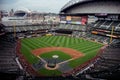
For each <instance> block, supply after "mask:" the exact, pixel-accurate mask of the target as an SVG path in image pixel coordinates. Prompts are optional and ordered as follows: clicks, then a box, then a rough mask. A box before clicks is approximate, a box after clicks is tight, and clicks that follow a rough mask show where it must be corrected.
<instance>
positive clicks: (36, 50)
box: [32, 47, 84, 59]
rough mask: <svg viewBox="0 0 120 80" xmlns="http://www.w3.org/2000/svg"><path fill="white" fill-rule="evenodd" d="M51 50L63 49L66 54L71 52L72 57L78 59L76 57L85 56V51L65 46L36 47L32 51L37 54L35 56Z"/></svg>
mask: <svg viewBox="0 0 120 80" xmlns="http://www.w3.org/2000/svg"><path fill="white" fill-rule="evenodd" d="M51 51H62V52H64V53H66V54H69V55H70V56H71V57H72V59H76V58H79V57H82V56H84V54H83V53H81V52H79V51H77V50H75V49H71V48H64V47H47V48H39V49H35V50H33V51H32V53H33V54H34V55H35V56H39V55H41V54H44V53H46V52H51Z"/></svg>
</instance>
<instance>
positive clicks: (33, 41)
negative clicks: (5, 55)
mask: <svg viewBox="0 0 120 80" xmlns="http://www.w3.org/2000/svg"><path fill="white" fill-rule="evenodd" d="M21 42H22V44H21V52H22V54H23V55H24V56H25V57H26V59H27V60H28V61H29V63H31V64H33V63H36V62H37V61H38V60H39V59H38V58H37V57H36V56H34V55H33V54H32V53H31V51H32V50H34V49H38V48H45V47H58V46H59V47H67V48H72V49H75V50H78V51H80V52H82V53H83V54H85V56H84V57H82V58H78V59H76V60H72V61H70V63H69V65H70V66H71V67H77V66H79V65H80V64H83V63H84V62H86V61H88V60H90V59H92V58H93V57H95V56H96V55H97V52H98V50H99V49H100V48H101V47H102V46H103V45H102V44H100V43H96V42H93V41H88V40H85V39H81V38H73V37H67V36H43V37H37V38H24V39H22V40H21ZM64 56H65V55H63V57H64Z"/></svg>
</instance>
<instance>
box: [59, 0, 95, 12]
mask: <svg viewBox="0 0 120 80" xmlns="http://www.w3.org/2000/svg"><path fill="white" fill-rule="evenodd" d="M88 1H93V0H71V1H69V2H68V3H67V4H65V5H64V6H63V7H62V8H61V11H63V10H64V9H66V8H68V7H70V6H73V5H75V4H78V3H83V2H88Z"/></svg>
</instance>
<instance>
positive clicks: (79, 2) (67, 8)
mask: <svg viewBox="0 0 120 80" xmlns="http://www.w3.org/2000/svg"><path fill="white" fill-rule="evenodd" d="M119 7H120V1H119V0H71V1H69V2H68V3H67V4H65V5H64V6H63V7H62V8H61V10H60V13H61V14H64V13H65V14H96V13H107V14H120V8H119Z"/></svg>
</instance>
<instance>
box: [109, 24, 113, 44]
mask: <svg viewBox="0 0 120 80" xmlns="http://www.w3.org/2000/svg"><path fill="white" fill-rule="evenodd" d="M113 32H114V26H112V31H111V38H110V44H111V43H112V39H113V36H112V35H113Z"/></svg>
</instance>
